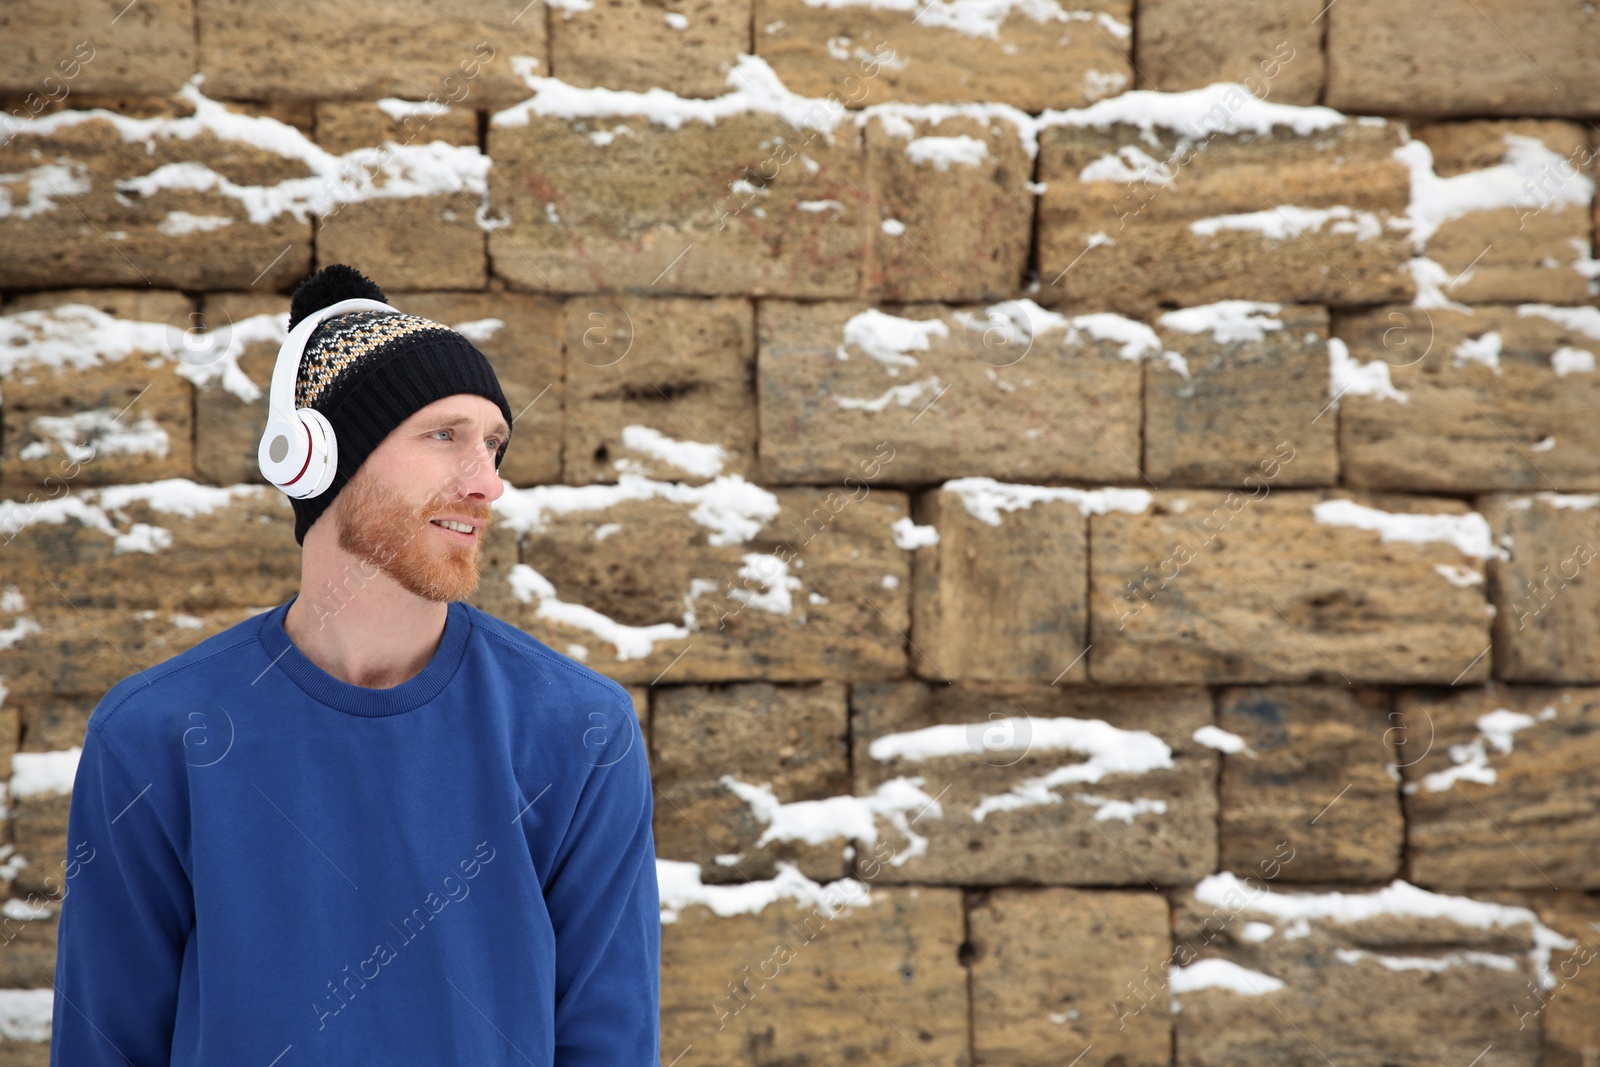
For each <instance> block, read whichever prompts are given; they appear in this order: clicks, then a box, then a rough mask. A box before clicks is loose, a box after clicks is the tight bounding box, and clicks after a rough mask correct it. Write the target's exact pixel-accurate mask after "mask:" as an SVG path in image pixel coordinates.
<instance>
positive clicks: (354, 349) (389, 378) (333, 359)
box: [289, 263, 511, 545]
mask: <svg viewBox="0 0 1600 1067" xmlns="http://www.w3.org/2000/svg"><path fill="white" fill-rule="evenodd" d="M356 297H361V298H365V299H368V300H378V301H382V302H383V303H388V302H389V301H388V299H387V298H386V297H385V296H384V295H383V290H382V289H379V288H378V286H377V285H376V284H374V283H373V282H372V280H371V279H369V278H367V277H366V276H364V275H363V274H362V273H361V272H360V271H358V270H356V269H355V268H353V267H347V266H345V265H344V264H342V263H333V264H330V265H329V266H326V267H324V268H322V269H321V270H320V271H318V272H317V273H316V274H313V275H312V276H311V277H309V278H307V279H306V280H305V281H303V282H301V283H300V285H299V287H298V288H296V289H295V291H294V296H293V297H292V298H291V299H290V302H289V329H291V330H292V329H294V328H295V325H296V324H298V323H299V322H300V321H301V320H302V319H304V318H305V317H306V316H308V315H310V314H312V313H313V312H316V311H320V310H321V309H322V308H325V307H328V306H330V305H332V304H337V303H338V302H339V301H341V300H350V299H353V298H356ZM457 393H474V394H476V395H478V396H482V397H487V398H488V399H490V400H492V401H494V402H495V404H497V405H498V406H499V408H500V412H501V414H503V415H504V416H505V419H506V425H507V426H510V425H511V405H510V404H507V403H506V398H505V394H503V393H502V392H501V391H500V380H499V379H498V378H496V377H495V373H494V368H493V367H491V366H490V365H489V360H488V357H486V356H485V355H484V354H483V353H482V352H480V351H478V349H477V348H476V347H475V346H474V345H473V344H472V342H470V341H468V340H467V339H466V338H465V337H463V336H461V335H460V334H459V333H456V332H455V331H454V330H452V329H450V328H449V327H448V326H442V325H440V324H439V323H437V322H433V321H431V320H429V319H424V318H422V317H420V316H417V315H407V314H399V313H395V312H390V311H354V312H350V313H349V314H345V315H336V316H334V317H333V318H331V319H327V320H325V321H323V322H322V323H321V324H319V325H318V326H317V328H316V329H315V330H314V331H312V334H311V336H310V338H308V339H307V341H306V348H305V355H304V357H303V358H302V359H301V361H300V374H299V376H298V377H296V378H295V383H294V404H295V407H296V408H303V407H310V408H315V409H316V410H318V411H320V412H322V414H323V415H324V416H326V417H327V420H328V422H329V423H330V424H331V425H332V426H333V432H334V434H335V435H336V436H337V438H338V442H339V462H338V467H337V469H336V471H335V473H334V476H333V482H332V483H331V484H330V485H329V486H328V488H326V489H324V490H323V491H322V492H321V493H319V494H317V495H316V496H314V497H309V498H307V499H304V500H298V499H295V498H293V497H291V498H290V499H289V503H290V505H291V506H292V507H293V508H294V539H295V541H296V543H298V544H301V545H304V544H305V538H306V531H307V530H309V529H311V524H312V523H314V522H316V521H317V516H319V515H321V514H322V513H323V511H325V510H326V509H327V507H328V505H329V504H331V503H333V498H334V497H336V496H338V495H339V490H341V489H343V488H344V486H345V483H347V482H348V481H349V480H350V479H351V478H352V477H353V476H354V475H355V473H356V471H357V470H358V469H360V467H361V464H362V463H363V462H365V461H366V458H367V456H368V455H370V454H371V452H372V450H373V449H375V448H377V447H378V445H379V443H380V442H382V441H383V439H384V438H385V437H387V436H389V432H390V431H391V430H393V429H394V428H395V427H396V426H399V425H400V424H401V423H402V422H404V421H405V420H406V419H408V418H410V417H411V416H412V414H413V413H415V412H416V411H418V410H420V409H422V408H424V407H427V406H428V405H429V404H431V403H433V402H434V401H435V400H442V399H443V398H445V397H447V396H455V395H456V394H457ZM508 444H510V435H509V434H508V435H507V439H506V441H504V442H502V443H501V445H500V450H499V451H498V452H497V453H495V457H494V465H495V469H496V470H498V469H499V467H500V460H501V459H502V458H503V457H504V456H505V453H506V445H508Z"/></svg>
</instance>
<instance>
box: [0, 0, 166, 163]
mask: <svg viewBox="0 0 1600 1067" xmlns="http://www.w3.org/2000/svg"><path fill="white" fill-rule="evenodd" d="M125 6H126V3H125V0H124V2H123V3H118V2H117V0H69V2H68V3H65V4H48V5H46V4H38V5H33V4H16V5H9V4H8V5H7V6H6V9H5V11H4V12H0V71H3V72H4V73H3V74H0V91H3V92H7V93H11V92H16V93H24V94H26V93H32V94H34V95H35V98H36V99H33V100H25V101H24V107H23V108H21V109H13V110H12V111H11V113H12V115H13V116H15V115H17V114H19V113H20V114H21V115H24V116H26V115H31V114H34V113H36V112H37V111H38V110H39V108H40V106H41V104H42V103H44V102H46V101H59V100H62V99H66V98H67V97H70V96H71V95H72V94H75V93H127V92H133V93H171V92H177V91H178V89H180V88H182V86H183V84H184V83H185V82H187V81H188V80H189V77H190V76H191V75H192V74H193V73H194V70H195V43H194V7H195V5H194V0H153V2H151V3H148V4H144V3H141V4H140V5H139V8H140V9H139V11H138V13H137V15H136V16H135V17H130V18H122V17H120V16H121V14H122V13H123V10H124V8H125ZM8 129H9V125H8V124H7V123H6V122H5V119H3V118H0V131H6V130H8ZM5 136H6V134H5V132H0V142H3V141H4V140H5Z"/></svg>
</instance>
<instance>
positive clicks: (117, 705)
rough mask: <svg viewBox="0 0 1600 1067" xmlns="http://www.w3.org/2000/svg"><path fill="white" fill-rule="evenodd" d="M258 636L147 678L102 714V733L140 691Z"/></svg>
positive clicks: (250, 636)
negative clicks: (107, 724)
mask: <svg viewBox="0 0 1600 1067" xmlns="http://www.w3.org/2000/svg"><path fill="white" fill-rule="evenodd" d="M256 638H257V635H256V634H253V633H252V634H247V635H244V636H241V637H240V638H239V639H238V640H237V641H234V642H232V643H231V644H228V645H224V646H223V647H222V648H219V649H217V650H216V651H215V652H212V653H210V654H209V655H206V656H202V657H201V658H200V659H197V660H195V661H193V662H192V663H185V664H182V665H180V666H177V667H173V668H170V669H169V670H166V671H162V672H161V674H160V676H159V677H157V678H155V679H153V680H152V679H146V681H145V683H144V684H143V685H141V686H139V687H138V688H137V689H134V690H133V691H132V692H130V693H126V694H124V695H123V697H122V699H120V700H118V701H117V702H116V703H115V704H113V705H112V706H111V707H110V708H108V709H107V710H106V712H105V714H104V715H102V716H100V718H99V720H98V722H99V725H100V726H101V727H102V731H101V732H102V734H105V730H104V727H105V725H106V723H107V722H109V721H110V719H111V717H112V716H113V715H115V714H116V713H117V712H119V711H121V710H122V708H123V706H124V705H126V704H127V703H128V701H130V700H132V699H133V698H134V697H136V696H138V695H139V694H140V693H143V692H144V691H145V690H147V689H153V688H155V687H156V686H157V685H159V684H161V683H162V682H165V681H166V680H167V679H169V678H175V677H177V676H178V675H179V674H182V673H183V672H184V671H186V670H188V669H190V668H191V667H198V666H200V665H201V664H202V663H207V662H209V661H211V660H213V659H216V658H217V657H218V656H220V655H223V654H224V653H227V652H232V651H233V650H234V649H236V648H238V647H240V646H241V645H246V644H249V643H250V642H251V641H254V640H256ZM154 669H157V670H159V669H160V668H159V666H158V667H157V668H154ZM140 673H141V674H148V673H150V672H149V671H141V672H140ZM105 736H109V734H105Z"/></svg>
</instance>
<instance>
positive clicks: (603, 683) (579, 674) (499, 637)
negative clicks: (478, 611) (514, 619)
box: [483, 626, 633, 711]
mask: <svg viewBox="0 0 1600 1067" xmlns="http://www.w3.org/2000/svg"><path fill="white" fill-rule="evenodd" d="M483 632H484V633H486V634H488V635H489V636H490V637H493V638H494V639H495V640H496V641H499V642H500V643H501V644H503V645H505V646H506V647H507V648H510V649H513V650H515V651H517V652H520V653H521V654H522V655H524V656H527V657H529V658H530V659H531V658H532V657H535V656H537V657H538V658H539V659H540V660H542V661H543V662H545V663H548V664H550V665H552V666H556V667H560V668H561V669H562V670H565V671H567V672H568V673H569V674H572V675H573V676H574V677H576V678H578V679H579V680H580V681H582V682H584V683H586V684H588V685H590V686H593V687H595V688H597V689H599V690H600V691H601V692H603V693H605V694H607V695H609V696H612V697H617V698H618V699H621V700H626V701H627V702H628V704H629V705H630V708H629V710H630V711H631V710H632V709H631V705H632V703H633V698H632V697H630V696H628V691H627V690H626V689H623V688H622V685H621V683H620V682H617V681H615V680H613V679H611V678H607V677H606V676H605V675H603V674H600V675H595V674H586V673H584V672H583V671H581V670H579V669H578V668H577V667H574V666H573V665H572V664H570V663H565V662H563V661H562V660H560V659H558V658H554V657H551V656H548V655H545V654H544V653H543V652H542V651H541V650H540V649H539V648H538V647H537V646H534V645H524V644H521V643H520V642H517V641H513V640H511V639H510V638H509V637H507V636H506V635H505V634H502V633H497V632H496V631H495V630H494V629H492V628H491V627H488V626H485V627H483ZM618 710H619V711H620V708H619V709H618Z"/></svg>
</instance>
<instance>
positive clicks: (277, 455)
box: [256, 298, 401, 500]
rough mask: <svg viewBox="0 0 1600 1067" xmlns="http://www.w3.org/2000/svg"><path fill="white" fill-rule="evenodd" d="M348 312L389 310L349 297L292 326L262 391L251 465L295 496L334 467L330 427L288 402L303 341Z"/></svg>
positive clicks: (322, 481) (307, 492)
mask: <svg viewBox="0 0 1600 1067" xmlns="http://www.w3.org/2000/svg"><path fill="white" fill-rule="evenodd" d="M352 311H392V312H394V313H395V314H400V313H401V312H400V309H399V308H395V307H390V306H389V305H388V304H385V303H383V302H382V301H379V300H367V299H365V298H353V299H350V300H341V301H339V302H338V303H336V304H329V305H328V306H327V307H325V308H320V309H318V310H317V311H314V312H312V313H311V314H309V315H307V316H306V317H305V318H303V319H301V320H300V321H299V322H298V323H296V324H295V327H294V329H292V330H290V331H289V336H288V337H287V338H286V339H285V340H284V342H283V345H282V346H281V347H280V348H279V349H278V362H277V364H276V365H275V366H274V367H273V368H272V388H271V390H270V391H269V392H268V393H267V426H266V429H265V430H264V431H263V432H262V434H261V444H260V445H259V446H258V447H257V448H256V463H257V465H258V466H259V467H260V468H261V473H262V475H264V476H265V477H266V479H267V481H269V482H271V483H272V484H273V485H275V486H277V487H278V488H279V489H281V490H283V491H284V492H285V493H287V494H288V495H290V496H292V497H294V498H295V499H297V500H305V499H307V498H308V497H313V496H316V495H317V494H318V493H320V492H322V491H323V490H324V489H326V488H328V486H329V485H330V484H332V482H333V475H334V472H335V471H337V470H338V467H339V442H338V439H337V438H335V437H334V434H333V426H332V424H331V423H329V422H328V420H327V418H326V417H325V416H324V415H323V414H322V412H320V411H318V410H316V409H315V408H296V407H295V406H294V383H295V379H297V378H298V377H299V376H300V361H301V359H302V358H303V357H304V356H305V350H306V342H307V341H309V340H310V339H311V334H312V331H314V330H315V329H316V328H317V326H318V325H319V324H321V323H322V321H323V320H324V319H330V318H333V317H334V316H335V315H346V314H349V313H350V312H352Z"/></svg>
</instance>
